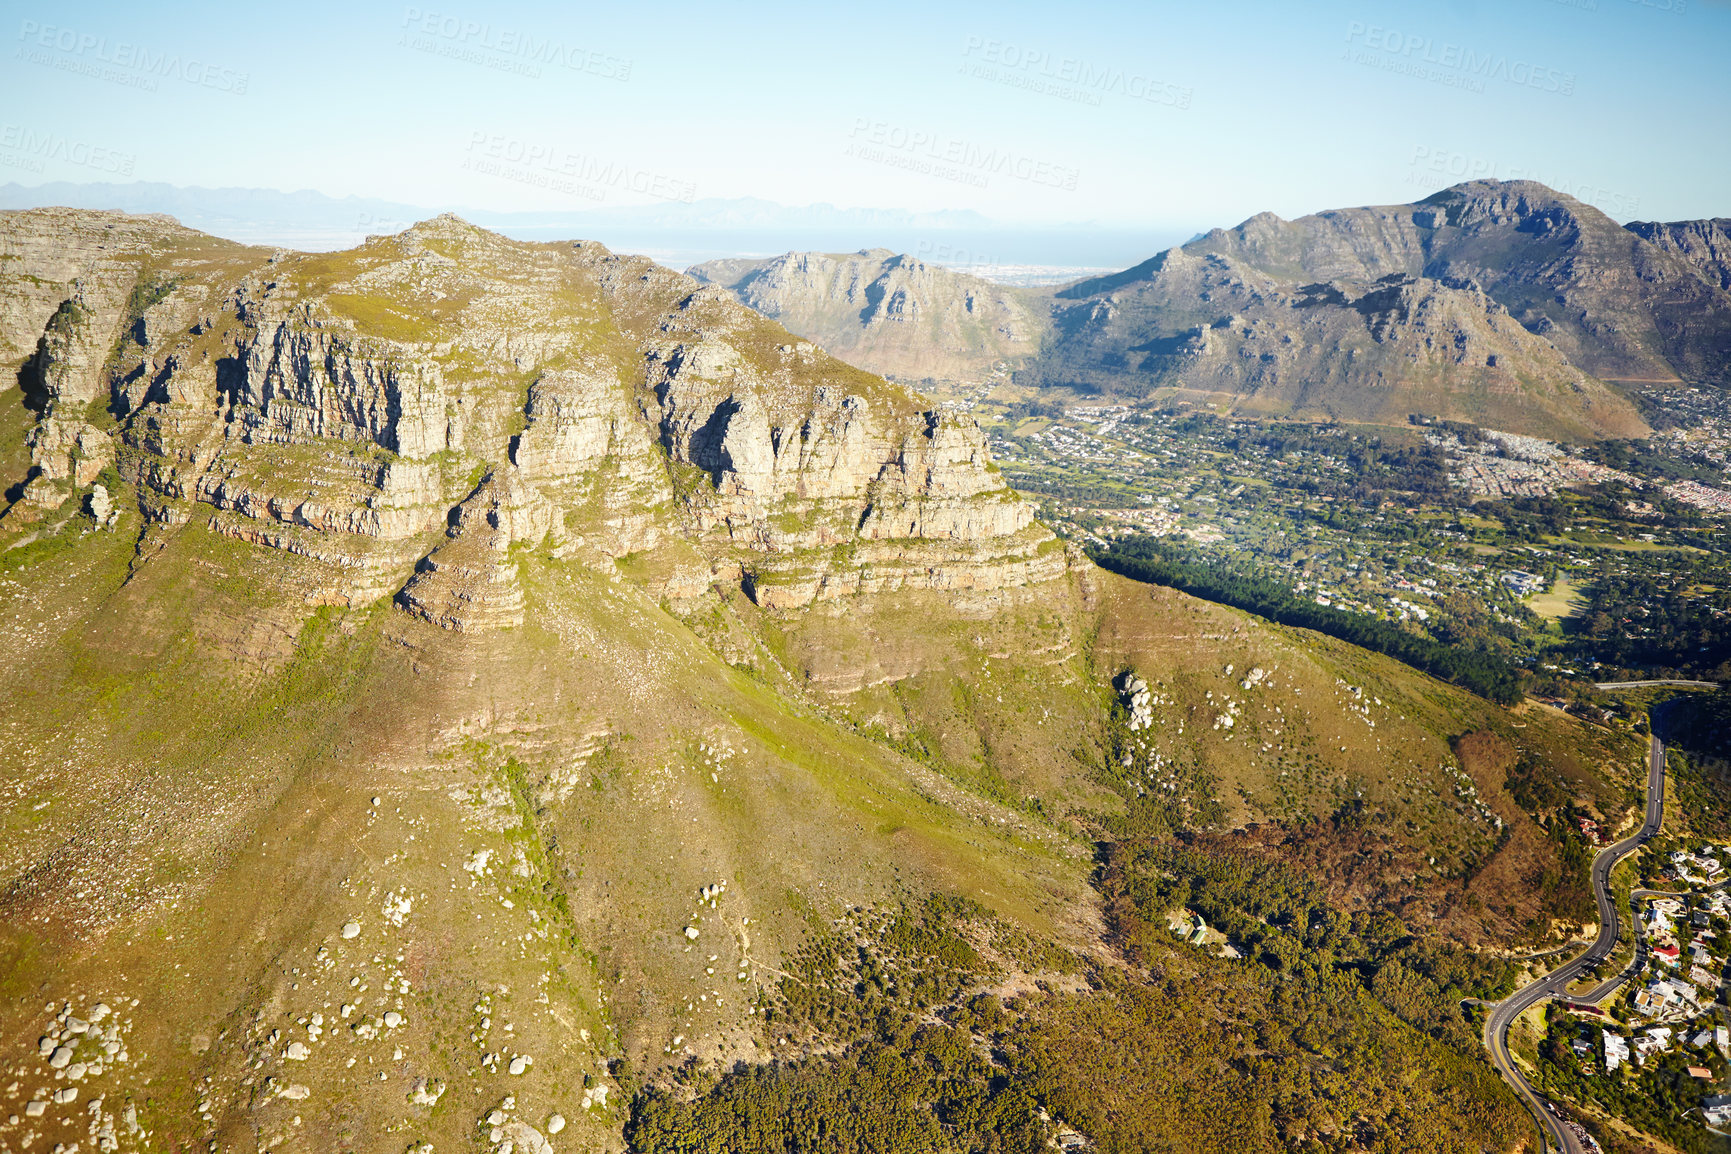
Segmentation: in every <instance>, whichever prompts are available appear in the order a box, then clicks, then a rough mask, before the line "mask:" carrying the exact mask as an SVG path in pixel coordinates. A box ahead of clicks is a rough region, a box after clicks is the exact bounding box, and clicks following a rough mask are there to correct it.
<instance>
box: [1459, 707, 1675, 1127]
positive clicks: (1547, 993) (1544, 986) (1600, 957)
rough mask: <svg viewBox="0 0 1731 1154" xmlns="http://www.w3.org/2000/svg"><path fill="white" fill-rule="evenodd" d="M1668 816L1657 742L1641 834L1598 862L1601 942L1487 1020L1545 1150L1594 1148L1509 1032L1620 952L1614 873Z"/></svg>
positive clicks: (1491, 1042)
mask: <svg viewBox="0 0 1731 1154" xmlns="http://www.w3.org/2000/svg"><path fill="white" fill-rule="evenodd" d="M1664 812H1665V743H1664V742H1662V741H1660V740H1659V739H1658V738H1657V737H1653V738H1651V739H1649V745H1648V749H1647V815H1646V820H1644V821H1643V822H1642V823H1641V828H1640V829H1639V830H1637V831H1636V832H1635V834H1634V835H1633V836H1631V837H1627V838H1624V839H1623V840H1622V841H1620V842H1618V843H1617V844H1615V845H1611V846H1606V847H1605V848H1604V849H1602V850H1600V851H1599V853H1598V855H1597V856H1596V857H1594V858H1593V870H1592V876H1593V896H1594V897H1595V898H1597V899H1598V903H1599V936H1598V937H1597V938H1596V939H1595V940H1594V941H1593V944H1592V945H1590V946H1588V947H1587V948H1586V950H1585V951H1583V952H1582V953H1580V954H1578V955H1576V956H1575V958H1574V959H1573V960H1571V961H1570V962H1568V963H1567V964H1566V965H1564V966H1562V967H1561V968H1560V969H1556V970H1552V971H1551V972H1550V973H1549V974H1547V975H1545V976H1544V977H1542V978H1539V979H1538V980H1537V981H1534V982H1531V983H1529V984H1527V985H1525V986H1522V987H1521V988H1520V989H1518V990H1516V991H1515V992H1514V993H1512V994H1510V995H1509V996H1508V997H1506V998H1504V999H1503V1000H1502V1001H1501V1002H1498V1003H1497V1004H1496V1007H1495V1008H1494V1009H1492V1010H1491V1012H1490V1014H1489V1016H1488V1017H1486V1019H1485V1049H1487V1050H1489V1051H1490V1055H1491V1064H1492V1065H1493V1066H1495V1067H1496V1068H1497V1072H1498V1073H1499V1074H1501V1075H1502V1076H1503V1080H1504V1081H1505V1082H1507V1083H1508V1084H1509V1087H1510V1088H1511V1089H1513V1090H1514V1092H1515V1095H1516V1096H1517V1097H1519V1098H1520V1100H1521V1101H1522V1102H1523V1103H1525V1104H1526V1107H1527V1109H1528V1110H1530V1111H1532V1114H1533V1117H1534V1118H1536V1119H1538V1123H1539V1131H1540V1133H1541V1134H1542V1135H1543V1136H1544V1142H1545V1146H1544V1148H1545V1150H1546V1151H1547V1152H1548V1151H1551V1150H1559V1151H1562V1154H1589V1148H1588V1147H1587V1146H1586V1145H1584V1144H1583V1143H1582V1142H1581V1140H1580V1139H1579V1138H1578V1137H1576V1135H1575V1133H1574V1131H1573V1130H1571V1129H1570V1128H1569V1127H1567V1126H1565V1125H1564V1124H1563V1122H1562V1120H1561V1119H1559V1118H1558V1117H1557V1116H1556V1115H1555V1114H1553V1113H1551V1110H1550V1107H1549V1104H1548V1103H1546V1102H1545V1100H1544V1099H1543V1098H1541V1097H1539V1095H1538V1094H1537V1092H1535V1091H1534V1090H1533V1088H1532V1086H1531V1085H1530V1084H1528V1082H1527V1079H1526V1076H1525V1075H1524V1074H1522V1073H1521V1071H1520V1067H1518V1066H1516V1065H1515V1060H1514V1056H1513V1055H1511V1054H1510V1053H1509V1027H1510V1026H1511V1025H1513V1024H1514V1021H1515V1019H1516V1018H1518V1017H1520V1016H1521V1014H1523V1013H1524V1012H1526V1011H1527V1010H1528V1009H1529V1008H1531V1007H1532V1006H1533V1005H1535V1004H1536V1003H1538V1002H1542V1001H1544V1000H1545V999H1546V998H1552V997H1567V996H1568V986H1569V983H1570V982H1573V981H1575V980H1576V979H1577V978H1579V977H1580V976H1581V975H1582V973H1583V972H1584V971H1585V970H1586V969H1587V968H1588V967H1589V966H1594V965H1598V964H1599V963H1601V962H1603V961H1604V960H1605V959H1606V958H1609V957H1610V956H1611V951H1612V950H1614V949H1616V948H1617V935H1618V934H1619V933H1620V932H1621V926H1622V919H1621V918H1620V917H1619V916H1618V913H1617V904H1616V899H1615V898H1613V897H1612V895H1611V870H1612V868H1613V867H1614V866H1615V865H1616V864H1617V863H1618V862H1619V861H1621V860H1622V859H1623V858H1624V857H1626V856H1627V855H1629V854H1630V853H1633V852H1634V851H1635V850H1636V849H1638V848H1640V846H1641V845H1642V844H1643V843H1644V842H1646V841H1647V840H1648V839H1649V838H1651V837H1652V836H1653V835H1654V834H1655V833H1657V832H1659V823H1660V820H1661V819H1662V818H1663V817H1664ZM1616 985H1617V982H1616V980H1615V979H1613V980H1611V981H1609V982H1605V983H1602V984H1601V985H1600V986H1599V987H1598V988H1597V989H1595V990H1594V991H1593V992H1592V994H1591V995H1588V996H1586V997H1581V998H1576V999H1571V1000H1573V1001H1580V1002H1587V1001H1597V1000H1598V999H1600V998H1602V997H1604V996H1605V995H1606V994H1608V993H1610V992H1611V990H1612V989H1615V988H1616Z"/></svg>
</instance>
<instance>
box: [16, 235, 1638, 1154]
mask: <svg viewBox="0 0 1731 1154" xmlns="http://www.w3.org/2000/svg"><path fill="white" fill-rule="evenodd" d="M0 353H3V355H4V357H5V358H6V368H7V372H8V376H7V377H6V378H4V379H5V380H6V381H7V382H8V387H7V388H5V389H4V390H0V467H3V468H4V469H5V470H6V472H5V475H4V477H3V478H0V481H3V482H4V484H5V491H6V501H7V506H6V509H5V512H4V514H3V516H0V630H3V631H4V632H3V636H4V645H5V652H6V654H7V673H8V676H7V678H6V679H5V681H4V683H3V686H0V732H4V733H5V735H6V747H7V750H8V753H9V756H8V757H7V758H6V759H5V762H4V764H3V765H0V823H4V829H5V837H3V838H0V1060H4V1062H5V1064H6V1066H7V1067H8V1068H9V1069H10V1070H11V1073H10V1074H9V1075H8V1078H7V1079H6V1088H5V1090H4V1094H5V1095H6V1107H7V1108H6V1109H5V1110H4V1111H0V1142H4V1143H5V1144H6V1145H7V1146H8V1147H9V1148H17V1149H48V1148H51V1147H52V1146H54V1145H59V1146H61V1147H63V1148H65V1149H70V1148H71V1146H72V1144H73V1143H78V1144H79V1145H80V1147H81V1148H84V1146H85V1144H86V1143H88V1144H89V1146H88V1148H92V1149H107V1150H119V1151H134V1150H140V1149H146V1148H148V1149H175V1148H189V1147H191V1146H192V1145H194V1144H197V1145H200V1146H203V1147H205V1148H210V1147H213V1146H214V1147H215V1148H218V1149H223V1148H236V1147H243V1146H244V1147H246V1148H264V1147H268V1148H271V1149H275V1150H282V1151H309V1152H311V1151H328V1150H339V1149H357V1150H358V1149H368V1150H374V1149H376V1150H390V1151H396V1150H403V1149H407V1150H413V1151H415V1152H416V1154H425V1152H427V1151H429V1150H431V1149H435V1148H436V1149H439V1150H451V1149H486V1150H489V1151H493V1152H494V1154H502V1152H504V1151H506V1150H507V1148H509V1149H510V1150H512V1151H534V1152H535V1154H546V1152H547V1151H549V1150H551V1149H558V1150H586V1151H602V1150H609V1151H618V1150H621V1149H624V1148H627V1147H629V1148H631V1149H634V1150H641V1151H656V1152H659V1151H695V1150H707V1149H741V1148H746V1147H747V1146H748V1145H750V1144H752V1143H758V1144H760V1145H759V1148H766V1149H816V1148H824V1149H836V1150H866V1149H871V1150H895V1151H913V1150H919V1149H932V1148H953V1149H958V1150H968V1151H981V1152H983V1151H986V1150H1005V1149H1020V1150H1030V1151H1031V1150H1039V1149H1043V1148H1046V1146H1047V1144H1048V1143H1050V1142H1052V1141H1054V1140H1056V1139H1058V1138H1059V1137H1060V1135H1061V1134H1067V1133H1069V1132H1075V1133H1077V1134H1080V1135H1082V1136H1083V1137H1084V1139H1086V1140H1089V1141H1092V1142H1095V1143H1097V1144H1098V1145H1099V1146H1100V1147H1101V1148H1117V1149H1159V1148H1167V1149H1174V1148H1181V1149H1188V1150H1200V1151H1244V1150H1276V1149H1284V1148H1291V1147H1293V1146H1295V1145H1304V1144H1311V1143H1322V1142H1324V1141H1325V1140H1326V1141H1327V1143H1328V1144H1330V1145H1331V1146H1332V1147H1334V1148H1342V1149H1377V1148H1389V1147H1390V1146H1391V1145H1404V1146H1405V1147H1407V1148H1422V1149H1429V1150H1462V1151H1465V1150H1469V1149H1470V1150H1486V1149H1495V1150H1505V1151H1513V1150H1515V1149H1517V1148H1521V1147H1522V1144H1523V1143H1525V1142H1527V1141H1528V1140H1529V1138H1530V1122H1529V1121H1528V1120H1527V1118H1526V1116H1525V1115H1524V1114H1523V1113H1522V1111H1521V1108H1520V1106H1519V1104H1518V1103H1517V1102H1516V1101H1515V1099H1514V1098H1513V1097H1512V1096H1511V1095H1510V1094H1509V1092H1508V1091H1507V1089H1506V1088H1505V1087H1504V1086H1503V1085H1502V1083H1501V1082H1500V1080H1499V1079H1498V1078H1497V1077H1496V1076H1495V1074H1494V1072H1493V1071H1492V1070H1491V1068H1490V1066H1489V1065H1488V1064H1487V1063H1486V1062H1485V1061H1484V1059H1483V1056H1482V1053H1481V1051H1480V1046H1479V1040H1478V1037H1477V1032H1476V1028H1475V1027H1474V1026H1473V1025H1472V1023H1471V1022H1469V1021H1468V1020H1467V1019H1466V1018H1465V1017H1464V1016H1463V1015H1462V1012H1461V1008H1460V1005H1461V1004H1460V998H1461V997H1462V996H1466V995H1477V996H1487V995H1493V994H1494V993H1495V992H1496V991H1497V990H1498V989H1504V988H1507V985H1508V983H1509V982H1511V981H1512V980H1513V979H1514V976H1515V970H1514V967H1513V966H1512V965H1511V964H1510V963H1509V962H1507V961H1506V960H1505V958H1506V953H1505V951H1507V950H1508V949H1509V948H1510V947H1511V946H1512V945H1515V944H1519V945H1520V946H1521V947H1522V948H1521V950H1520V952H1521V953H1523V954H1524V953H1528V952H1532V951H1531V950H1530V949H1528V948H1527V947H1530V946H1536V945H1538V944H1540V943H1543V944H1544V945H1546V946H1552V945H1555V944H1556V942H1557V941H1559V940H1562V939H1563V938H1565V937H1566V935H1567V934H1568V933H1569V932H1571V930H1572V929H1573V928H1574V927H1573V926H1571V925H1570V924H1569V923H1571V922H1574V923H1576V924H1578V922H1579V920H1580V919H1582V918H1585V917H1590V916H1591V910H1592V905H1591V897H1590V894H1589V893H1588V892H1587V891H1586V889H1585V881H1584V876H1582V877H1576V876H1575V874H1576V873H1578V872H1579V871H1572V870H1571V868H1570V866H1569V865H1568V862H1569V861H1571V860H1573V859H1572V858H1569V857H1567V856H1566V855H1567V853H1569V852H1572V851H1570V850H1569V845H1570V843H1568V842H1567V841H1559V840H1558V839H1557V838H1556V837H1555V836H1553V833H1552V832H1550V831H1555V830H1560V829H1564V828H1565V827H1567V826H1568V825H1569V823H1568V822H1567V821H1566V820H1565V819H1564V818H1563V817H1562V813H1563V811H1562V809H1561V808H1558V807H1560V806H1563V805H1567V806H1579V807H1580V809H1581V810H1582V811H1585V812H1588V813H1591V814H1594V815H1596V816H1598V817H1600V818H1602V819H1603V820H1604V821H1605V822H1606V823H1607V824H1608V825H1609V826H1611V827H1613V828H1615V827H1617V826H1619V825H1621V824H1627V823H1628V822H1629V821H1632V820H1639V814H1638V812H1636V810H1635V809H1634V808H1633V807H1631V805H1630V803H1629V801H1628V797H1627V791H1626V789H1625V777H1626V776H1627V770H1628V767H1629V766H1631V765H1635V764H1638V761H1639V757H1640V749H1639V748H1638V746H1637V745H1636V743H1634V742H1633V741H1632V740H1630V739H1628V738H1627V737H1625V736H1623V735H1620V734H1617V733H1614V732H1612V731H1610V730H1606V729H1601V728H1595V727H1588V726H1586V725H1585V724H1583V723H1580V722H1578V721H1575V720H1573V719H1571V718H1569V717H1566V716H1564V715H1562V714H1560V713H1557V712H1555V711H1548V710H1543V709H1538V708H1531V707H1521V709H1520V711H1519V716H1518V720H1517V715H1516V713H1514V712H1511V711H1509V710H1505V709H1502V708H1499V707H1497V706H1494V705H1492V704H1490V703H1488V702H1486V701H1484V700H1482V699H1480V698H1477V697H1474V696H1472V695H1471V694H1468V693H1466V692H1464V691H1463V690H1461V689H1459V688H1456V687H1454V686H1450V685H1446V684H1443V683H1440V682H1437V681H1434V680H1432V679H1430V678H1428V677H1425V676H1423V675H1421V674H1419V673H1417V672H1415V671H1414V670H1413V669H1411V668H1409V667H1407V666H1404V665H1400V664H1398V663H1397V662H1394V661H1392V660H1389V659H1387V658H1384V657H1379V656H1377V655H1374V654H1371V653H1369V652H1366V651H1364V650H1359V649H1354V648H1353V647H1351V646H1348V645H1345V644H1343V643H1340V642H1337V641H1332V640H1330V639H1328V638H1325V637H1321V636H1319V635H1316V634H1310V633H1306V632H1303V631H1301V630H1296V629H1289V628H1283V627H1278V626H1274V625H1271V624H1269V623H1267V622H1265V621H1261V620H1258V619H1256V618H1252V617H1249V616H1247V615H1245V614H1242V613H1239V612H1236V611H1233V610H1229V609H1226V608H1223V607H1221V606H1217V605H1211V604H1207V603H1204V602H1200V601H1196V600H1193V599H1191V598H1188V597H1185V596H1183V595H1181V594H1178V593H1176V592H1174V591H1172V590H1169V589H1163V588H1158V587H1152V586H1148V585H1140V584H1136V583H1134V582H1131V581H1128V580H1125V579H1123V578H1120V577H1116V576H1113V575H1111V574H1107V573H1104V572H1102V571H1100V570H1098V569H1096V568H1095V567H1093V566H1092V565H1091V564H1089V563H1088V562H1087V561H1086V559H1085V558H1083V557H1081V556H1080V555H1078V554H1076V553H1074V552H1072V551H1070V550H1069V549H1067V548H1066V547H1065V546H1064V545H1063V543H1061V542H1060V541H1058V540H1056V539H1055V538H1054V537H1053V536H1052V535H1051V534H1050V533H1049V532H1047V531H1046V529H1045V528H1044V527H1042V526H1041V525H1039V524H1038V523H1036V522H1035V521H1034V520H1033V518H1032V516H1031V513H1030V510H1029V508H1028V506H1027V505H1025V504H1024V503H1023V502H1022V501H1021V500H1020V499H1019V498H1017V497H1016V496H1015V494H1013V493H1012V492H1010V491H1009V490H1008V489H1007V488H1006V487H1005V486H1004V483H1003V481H1002V479H1001V477H1000V476H999V474H998V472H997V470H996V468H995V467H994V466H993V465H992V463H991V461H990V458H989V456H988V454H987V452H986V450H985V447H984V444H983V442H982V439H981V436H980V433H979V431H978V430H977V429H976V428H975V427H974V426H973V425H972V424H971V423H970V422H968V421H967V420H965V419H959V418H956V417H953V416H945V415H941V414H939V413H937V412H934V411H933V410H932V409H931V408H930V407H929V406H928V405H927V403H926V402H925V401H924V400H923V399H922V398H921V397H919V396H918V395H917V394H915V393H913V392H911V391H909V390H908V389H906V388H905V387H902V386H898V385H895V384H892V383H889V382H886V381H884V380H882V379H881V378H878V377H874V376H871V375H869V374H867V373H865V372H863V371H861V370H859V369H856V368H853V367H850V366H848V365H846V364H844V363H842V362H840V361H837V360H836V359H834V358H833V357H831V356H829V355H827V354H825V353H823V352H821V351H819V350H818V349H816V348H815V347H813V346H812V345H811V344H809V343H808V342H806V341H803V340H801V339H800V338H798V337H795V336H792V335H790V334H789V333H788V332H787V331H786V330H785V329H783V328H782V327H781V326H779V325H778V324H776V323H774V322H773V321H770V320H768V319H766V318H764V317H762V316H760V315H758V314H756V313H755V312H753V311H751V310H749V309H747V308H745V307H744V306H742V305H740V304H739V303H738V302H736V301H734V300H733V299H732V298H731V297H730V296H728V295H727V294H726V293H724V292H723V291H722V290H720V289H719V288H716V287H714V286H710V285H702V284H699V283H698V282H697V281H695V280H693V279H691V278H688V277H685V276H682V275H680V274H678V273H675V272H672V271H669V270H667V269H664V268H660V267H658V266H656V265H654V264H653V263H651V262H650V261H647V260H645V259H643V258H640V257H631V256H622V255H618V254H615V253H612V252H610V251H608V250H607V249H605V248H604V247H602V246H600V245H598V244H595V243H593V242H561V243H548V244H533V243H527V242H522V241H513V240H510V239H507V238H505V237H502V236H499V235H497V234H493V233H490V232H487V231H485V230H483V229H480V228H477V227H475V226H473V225H471V224H468V223H466V222H464V221H462V220H459V219H456V218H454V217H438V218H435V219H432V220H428V221H424V222H422V223H420V224H417V225H415V226H414V227H412V228H410V229H407V230H405V231H403V232H401V233H398V234H395V235H392V236H382V237H375V238H373V239H371V240H369V241H368V242H367V243H366V244H364V245H361V246H359V247H357V248H354V249H350V250H347V251H342V252H336V253H324V254H307V253H293V252H281V251H273V250H266V249H259V248H249V247H246V246H243V245H239V244H235V243H233V242H229V241H223V240H219V239H217V238H214V237H211V236H208V235H205V234H202V233H199V232H196V231H193V230H191V229H187V228H185V227H183V226H181V225H180V224H178V223H177V222H175V221H173V220H171V219H166V218H161V217H129V216H125V215H122V214H115V213H96V212H84V211H77V210H70V209H45V210H34V211H29V212H19V213H8V214H4V215H0ZM14 381H15V382H16V387H11V384H10V383H11V382H14ZM1540 786H1542V787H1543V788H1542V789H1541V788H1539V787H1540ZM1539 796H1545V797H1552V798H1554V799H1559V800H1556V801H1555V804H1554V805H1552V806H1551V810H1548V811H1546V812H1543V813H1540V812H1538V811H1537V810H1536V809H1533V808H1531V805H1535V804H1536V803H1531V802H1530V800H1529V801H1522V800H1521V799H1523V798H1525V799H1530V798H1532V797H1539ZM1547 804H1550V803H1547ZM1571 812H1573V811H1571ZM1541 818H1542V819H1543V820H1542V821H1541V820H1540V819H1541ZM1583 903H1584V904H1583ZM1187 911H1188V912H1187ZM1197 916H1201V917H1205V918H1206V919H1207V920H1208V921H1209V922H1210V923H1211V924H1214V925H1216V926H1217V927H1220V928H1224V929H1225V931H1226V932H1227V935H1228V936H1227V937H1223V936H1222V935H1221V932H1220V928H1217V929H1216V930H1215V931H1214V932H1213V933H1212V934H1208V933H1203V932H1199V931H1196V927H1195V925H1194V918H1195V917H1197ZM1174 918H1178V919H1185V920H1184V921H1183V925H1184V927H1185V940H1182V941H1181V940H1180V939H1179V938H1178V937H1177V936H1176V935H1175V934H1174V933H1173V932H1172V930H1171V928H1170V927H1171V926H1172V925H1173V924H1176V923H1174V922H1173V921H1172V919H1174ZM1228 938H1229V940H1230V942H1232V943H1236V944H1235V945H1234V947H1233V949H1234V951H1236V952H1241V953H1243V955H1244V956H1243V957H1240V958H1236V959H1235V958H1232V957H1228V956H1226V954H1225V950H1224V948H1223V943H1226V942H1227V941H1228ZM1198 1023H1205V1024H1206V1028H1199V1027H1198Z"/></svg>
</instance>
